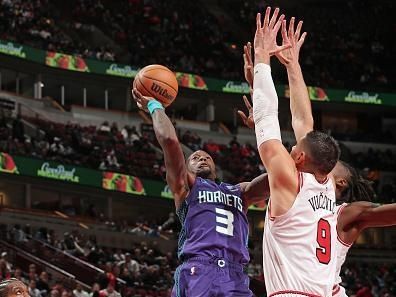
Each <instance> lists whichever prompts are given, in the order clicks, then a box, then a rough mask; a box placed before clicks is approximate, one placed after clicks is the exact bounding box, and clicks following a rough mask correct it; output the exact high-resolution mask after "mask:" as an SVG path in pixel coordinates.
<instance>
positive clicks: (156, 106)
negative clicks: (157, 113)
mask: <svg viewBox="0 0 396 297" xmlns="http://www.w3.org/2000/svg"><path fill="white" fill-rule="evenodd" d="M147 109H148V110H149V112H150V114H151V115H153V113H154V110H156V109H164V107H163V106H162V104H161V102H159V101H157V100H155V99H154V100H150V101H149V103H147Z"/></svg>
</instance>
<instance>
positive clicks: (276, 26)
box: [274, 14, 285, 34]
mask: <svg viewBox="0 0 396 297" xmlns="http://www.w3.org/2000/svg"><path fill="white" fill-rule="evenodd" d="M284 18H285V15H284V14H282V15H281V16H280V17H279V20H278V21H277V22H276V24H275V26H274V32H275V34H277V33H278V31H279V29H280V27H281V25H282V22H283V19H284Z"/></svg>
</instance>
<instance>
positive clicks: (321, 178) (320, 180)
mask: <svg viewBox="0 0 396 297" xmlns="http://www.w3.org/2000/svg"><path fill="white" fill-rule="evenodd" d="M313 176H314V177H315V179H316V181H317V182H318V183H320V184H324V183H325V182H326V181H327V180H328V179H329V177H328V175H327V174H326V175H323V174H318V173H313Z"/></svg>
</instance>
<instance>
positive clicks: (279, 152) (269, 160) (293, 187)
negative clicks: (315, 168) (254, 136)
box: [259, 140, 298, 216]
mask: <svg viewBox="0 0 396 297" xmlns="http://www.w3.org/2000/svg"><path fill="white" fill-rule="evenodd" d="M259 153H260V157H261V159H262V161H263V163H264V166H265V167H266V168H267V172H268V176H269V185H270V189H271V214H272V215H273V216H280V215H282V214H284V213H286V212H287V211H288V210H289V209H290V208H291V207H292V206H293V204H294V201H295V199H296V196H297V192H298V171H297V169H296V166H295V163H294V161H293V159H292V158H291V156H290V155H289V153H288V152H287V150H286V148H285V147H284V146H283V145H282V143H281V142H280V141H278V140H268V141H266V142H264V143H262V144H261V145H260V147H259Z"/></svg>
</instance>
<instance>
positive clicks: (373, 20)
mask: <svg viewBox="0 0 396 297" xmlns="http://www.w3.org/2000/svg"><path fill="white" fill-rule="evenodd" d="M268 5H270V6H279V7H281V11H282V12H283V13H285V14H286V16H287V17H288V18H290V17H291V16H295V17H296V18H297V19H302V20H304V26H303V30H304V31H307V32H308V37H307V39H306V41H305V44H304V45H303V48H302V51H301V54H300V56H301V57H300V63H301V65H302V69H303V73H304V77H305V80H306V83H307V85H308V86H309V88H308V90H309V94H310V98H311V100H312V106H313V113H314V119H315V126H316V128H317V129H320V130H323V131H326V132H328V133H329V134H331V135H333V136H334V137H335V138H336V139H337V140H339V142H340V145H341V148H342V156H341V159H342V160H345V161H347V162H350V163H351V164H352V165H353V166H355V167H356V168H357V169H358V170H359V171H360V172H361V174H362V175H363V176H365V177H366V178H368V179H370V180H371V181H372V182H373V185H374V187H375V190H376V196H375V197H373V201H374V202H377V203H392V202H396V172H395V170H396V169H395V168H396V157H395V154H396V141H395V139H396V88H395V82H396V75H395V65H396V61H395V52H396V41H395V38H394V36H395V35H396V23H395V21H394V16H395V15H396V14H395V13H396V9H395V6H396V4H395V2H394V1H392V0H376V1H371V0H363V1H358V0H356V1H355V0H350V1H338V0H320V1H319V0H300V1H290V0H283V1H281V0H279V1H275V0H274V1H254V0H196V1H175V0H168V1H162V0H160V1H153V0H117V1H110V0H70V1H59V0H53V1H48V0H25V1H21V0H0V228H1V232H0V255H1V259H0V280H1V279H6V278H9V277H17V278H19V279H21V280H23V281H24V282H25V283H26V284H27V285H28V286H29V291H30V294H31V296H32V297H87V296H93V297H98V296H99V297H105V296H110V297H118V296H120V295H121V296H123V297H124V296H125V297H138V296H140V297H144V296H146V297H149V296H151V297H155V296H170V289H171V287H172V285H173V273H174V270H175V268H176V266H177V264H178V262H177V258H176V245H177V236H178V232H179V229H180V225H179V222H178V218H177V217H176V216H175V213H174V204H173V201H172V194H171V192H170V191H169V189H168V187H167V186H166V184H165V181H164V176H165V168H164V163H163V155H162V152H161V150H160V149H159V146H158V143H157V142H156V140H155V136H154V132H153V130H152V125H151V119H150V117H149V116H147V115H146V114H144V113H143V112H141V111H139V110H138V109H137V108H136V106H135V104H134V103H133V102H132V101H131V98H130V85H131V80H132V79H133V77H134V76H135V75H136V73H137V72H138V71H139V69H140V68H142V67H144V66H146V65H148V64H162V65H166V66H168V67H169V68H171V69H172V70H174V71H175V72H176V76H177V79H178V82H179V86H180V88H179V95H178V98H177V99H176V101H175V102H174V103H173V104H172V105H171V106H170V107H169V108H168V109H167V114H168V115H169V116H170V117H171V119H172V121H173V122H174V124H175V127H176V129H177V132H178V135H179V139H180V141H181V143H182V147H183V151H184V152H185V154H186V155H188V154H190V153H191V152H192V151H194V150H196V149H204V150H206V151H207V152H209V153H210V154H211V155H212V156H213V158H214V160H215V162H216V165H217V173H218V177H219V179H220V180H224V181H226V182H229V183H238V182H241V181H249V180H250V179H252V178H253V177H255V176H257V175H259V174H261V173H263V172H265V168H264V167H263V166H262V165H261V162H260V160H259V157H258V153H257V150H256V148H255V136H254V133H252V132H251V131H249V130H248V129H247V128H245V127H244V126H243V124H242V122H241V121H240V120H239V119H238V115H237V113H236V111H237V110H238V109H242V110H244V108H245V107H244V105H243V101H242V95H243V94H248V92H249V87H248V85H247V84H246V83H245V82H243V60H242V51H243V45H244V44H245V43H246V42H247V41H252V38H253V34H254V30H255V16H256V13H257V12H259V11H260V12H262V11H264V9H265V7H266V6H268ZM272 73H273V77H274V81H275V84H276V88H277V91H278V95H279V97H280V99H279V109H280V116H279V120H280V123H281V128H282V138H283V140H284V145H285V146H286V147H287V148H290V147H291V146H292V145H293V144H294V143H295V139H294V136H293V132H292V129H291V116H290V111H289V98H288V97H289V96H288V95H289V92H288V86H287V75H286V71H285V69H284V68H283V66H282V65H280V64H279V63H278V62H277V61H275V59H274V61H273V65H272ZM264 210H265V203H263V204H261V205H257V206H255V207H252V209H251V210H250V211H249V214H248V217H249V222H250V241H249V248H250V252H251V257H252V261H251V263H250V265H249V268H248V273H249V275H250V277H251V278H252V284H253V285H255V286H256V287H255V291H256V292H257V296H265V293H264V292H262V287H263V283H262V282H263V273H262V252H261V248H262V243H261V241H262V230H263V225H264V216H265V212H264ZM395 262H396V229H395V228H384V229H377V230H367V231H366V232H364V234H362V236H361V237H360V238H359V240H358V241H357V242H356V244H355V245H354V247H353V248H352V250H351V251H350V254H349V256H348V258H347V262H346V264H345V265H344V266H343V269H342V276H343V285H344V286H345V287H346V289H347V293H348V295H349V296H359V297H371V296H372V297H392V296H396V264H395ZM256 280H257V281H256ZM260 292H261V293H260Z"/></svg>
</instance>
